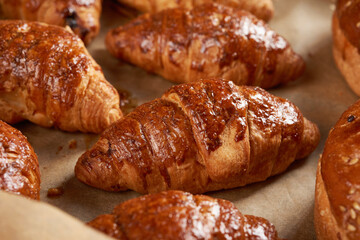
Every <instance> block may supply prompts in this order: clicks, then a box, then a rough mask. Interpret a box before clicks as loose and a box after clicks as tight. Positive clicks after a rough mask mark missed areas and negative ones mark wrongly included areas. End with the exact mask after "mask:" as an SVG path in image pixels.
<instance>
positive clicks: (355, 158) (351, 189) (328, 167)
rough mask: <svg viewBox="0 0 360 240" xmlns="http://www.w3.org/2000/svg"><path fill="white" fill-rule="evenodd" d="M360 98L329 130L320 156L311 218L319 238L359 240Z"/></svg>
mask: <svg viewBox="0 0 360 240" xmlns="http://www.w3.org/2000/svg"><path fill="white" fill-rule="evenodd" d="M359 158H360V101H358V102H356V103H355V104H354V105H352V106H351V107H350V108H349V109H348V110H347V111H345V112H344V113H343V115H342V116H341V118H340V119H339V121H338V122H337V123H336V125H335V127H334V128H333V129H332V130H331V131H330V134H329V136H328V139H327V141H326V144H325V148H324V152H323V154H322V157H321V159H320V163H319V169H318V175H317V185H316V186H317V188H316V207H315V216H316V218H315V220H316V229H317V235H318V237H319V239H360V175H359V172H360V162H359Z"/></svg>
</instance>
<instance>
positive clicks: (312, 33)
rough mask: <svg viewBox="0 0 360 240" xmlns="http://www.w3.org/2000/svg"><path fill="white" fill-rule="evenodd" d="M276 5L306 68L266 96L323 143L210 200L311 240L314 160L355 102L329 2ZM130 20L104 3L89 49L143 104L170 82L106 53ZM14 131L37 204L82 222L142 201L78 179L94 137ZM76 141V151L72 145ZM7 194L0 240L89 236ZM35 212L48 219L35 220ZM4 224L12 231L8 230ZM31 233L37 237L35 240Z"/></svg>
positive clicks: (0, 206)
mask: <svg viewBox="0 0 360 240" xmlns="http://www.w3.org/2000/svg"><path fill="white" fill-rule="evenodd" d="M274 3H275V10H276V13H275V17H274V19H273V20H272V21H271V22H270V25H271V26H272V28H273V29H275V30H276V31H278V32H279V33H281V34H282V35H283V36H284V37H286V38H287V39H288V40H289V42H290V43H291V44H292V46H293V48H294V49H295V50H296V51H297V52H299V53H300V54H301V55H302V56H303V57H304V59H305V60H306V63H307V70H306V73H305V74H304V76H303V77H302V78H300V79H298V80H297V81H295V82H293V83H290V84H288V85H286V86H281V87H278V88H275V89H272V90H270V92H271V93H273V94H275V95H278V96H281V97H285V98H287V99H289V100H291V101H292V102H294V103H295V104H296V105H297V106H298V107H299V108H300V109H301V110H302V112H303V114H304V115H305V116H306V117H307V118H308V119H310V120H312V121H314V122H316V123H317V124H318V126H319V128H320V130H321V134H322V140H321V143H320V145H319V146H318V148H317V149H316V151H315V152H314V153H313V154H312V155H311V156H309V157H308V158H307V159H304V160H300V161H297V162H295V163H294V164H292V165H291V167H290V168H289V169H288V171H286V172H285V173H283V174H281V175H279V176H275V177H272V178H270V179H268V180H267V181H265V182H262V183H256V184H251V185H249V186H246V187H242V188H237V189H232V190H226V191H219V192H213V193H208V195H210V196H213V197H218V198H223V199H227V200H230V201H232V202H233V203H234V204H235V205H236V206H237V207H238V208H239V209H240V210H241V211H242V212H243V213H245V214H253V215H257V216H261V217H264V218H267V219H268V220H269V221H270V222H272V223H273V224H274V225H275V226H276V228H277V230H278V232H279V235H280V236H281V237H282V238H287V239H315V233H314V226H313V207H314V187H315V172H316V164H317V160H318V158H319V155H320V153H321V152H322V149H323V146H324V142H325V140H326V137H327V135H328V132H329V130H330V128H331V127H332V126H333V125H334V124H335V122H336V121H337V119H338V118H339V117H340V115H341V113H342V112H343V111H344V110H345V109H346V108H347V107H348V106H350V105H351V104H352V103H354V102H355V101H356V100H357V97H356V95H355V94H353V93H352V92H351V90H350V89H349V87H348V86H347V84H346V83H345V81H344V79H343V78H342V76H341V75H340V73H339V71H338V70H337V68H336V66H335V63H334V60H333V57H332V50H331V47H332V39H331V15H332V9H333V3H332V2H331V1H328V0H274ZM130 15H131V13H130ZM128 19H129V18H127V17H124V14H121V13H119V12H118V11H116V9H115V8H114V6H113V5H112V4H111V3H109V2H107V1H105V3H104V10H103V14H102V22H101V24H102V25H101V27H102V30H101V34H100V36H99V37H97V38H96V40H95V41H94V42H93V43H92V44H91V45H90V46H89V51H90V53H91V54H92V56H93V57H94V58H95V60H96V61H97V62H98V63H99V64H100V65H101V66H102V68H103V71H104V73H105V76H106V77H107V79H108V80H109V81H110V82H111V83H112V84H113V85H114V86H115V87H116V88H118V89H125V90H127V91H129V92H130V93H131V94H132V97H133V98H135V99H137V101H138V103H139V104H141V103H144V102H146V101H149V100H152V99H154V98H156V97H159V96H161V94H162V93H163V92H164V91H165V90H166V89H168V88H169V87H170V86H172V85H173V84H172V83H170V82H168V81H166V80H165V79H163V78H161V77H158V76H156V75H150V74H148V73H146V72H145V71H143V70H141V69H139V68H137V67H134V66H130V65H128V64H126V63H122V62H120V61H118V60H117V59H114V58H113V57H112V56H110V54H109V53H108V52H107V51H106V49H105V46H104V36H105V34H106V32H107V31H108V29H110V28H113V27H116V26H118V25H120V24H123V23H124V22H126V21H128ZM15 127H17V128H19V129H20V130H21V131H22V132H23V133H24V134H25V135H26V136H27V137H28V139H29V141H30V143H31V144H32V145H33V147H34V149H35V152H36V153H37V155H38V157H39V162H40V167H41V180H42V183H41V201H42V202H46V203H48V204H50V205H52V206H55V207H57V208H59V209H61V210H63V211H64V212H66V213H68V214H69V215H72V216H74V217H75V218H77V219H79V220H80V221H84V222H86V221H89V220H91V219H93V218H94V217H96V216H97V215H99V214H104V213H108V212H110V211H111V210H112V209H113V207H114V206H115V205H117V204H118V203H120V202H122V201H125V200H127V199H130V198H134V197H137V196H139V194H137V193H135V192H133V191H126V192H121V193H110V192H104V191H102V190H98V189H95V188H91V187H88V186H86V185H84V184H82V183H80V182H79V181H78V180H77V179H76V178H75V176H74V172H73V169H74V166H75V163H76V161H77V159H78V157H79V156H80V155H81V154H82V153H83V152H84V151H85V150H86V149H87V148H89V147H90V146H91V145H92V144H93V143H94V142H95V141H96V139H97V136H96V135H91V134H81V133H65V132H61V131H59V130H56V129H45V128H42V127H39V126H36V125H34V124H31V123H29V122H24V123H21V124H18V125H16V126H15ZM74 141H76V143H77V146H76V147H75V148H74V147H72V148H71V147H69V146H70V145H73V143H74ZM59 186H61V187H63V189H64V194H63V195H62V196H60V197H58V198H48V197H47V191H48V189H49V188H54V187H59ZM8 195H9V194H1V193H0V239H24V238H23V237H17V236H20V235H18V234H15V232H25V233H26V232H27V231H30V230H31V231H30V232H31V233H32V234H35V235H31V236H34V237H33V238H31V237H27V238H26V239H64V235H61V234H58V233H57V232H58V231H61V227H60V228H56V227H50V226H53V225H56V224H63V225H59V226H64V227H65V226H66V227H69V229H70V230H67V229H66V228H65V229H63V231H66V233H67V237H65V239H72V238H74V239H75V238H76V239H80V237H79V238H78V236H80V235H81V234H83V235H81V236H85V235H86V234H90V232H88V230H86V228H84V227H83V226H82V224H79V222H78V221H76V220H74V219H73V218H72V217H69V216H68V215H67V214H62V213H61V212H59V211H58V210H54V209H52V208H51V207H50V206H48V205H45V204H38V203H33V201H30V200H25V199H23V198H21V197H18V196H15V197H13V196H11V197H8ZM14 203H16V204H14ZM11 209H14V210H16V214H15V215H12V211H11ZM20 213H23V214H20ZM55 213H56V214H55ZM37 214H39V215H40V216H47V217H44V218H41V217H38V218H34V215H37ZM20 218H21V219H20ZM31 219H34V220H33V221H39V224H31V223H33V221H32V220H31ZM72 223H74V224H72ZM9 226H16V227H15V228H11V229H10V230H9ZM6 229H7V230H6ZM36 232H39V233H40V232H41V233H42V234H39V235H36ZM45 233H47V235H46V234H45ZM49 233H52V234H49ZM91 233H92V232H91ZM60 236H61V237H60ZM69 236H71V237H69ZM86 236H90V235H86ZM99 236H100V235H99ZM99 236H97V235H91V237H88V238H89V239H101V237H99ZM81 239H82V238H81Z"/></svg>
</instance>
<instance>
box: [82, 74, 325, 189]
mask: <svg viewBox="0 0 360 240" xmlns="http://www.w3.org/2000/svg"><path fill="white" fill-rule="evenodd" d="M318 142H319V130H318V128H317V126H316V125H315V124H313V123H311V122H310V121H308V120H307V119H306V118H304V117H303V116H302V114H301V113H300V111H299V109H298V108H297V107H296V106H294V105H293V104H292V103H290V102H289V101H287V100H284V99H282V98H279V97H275V96H273V95H271V94H269V93H267V92H266V91H264V90H262V89H259V88H252V87H246V86H242V87H238V86H236V85H234V84H233V83H232V82H225V81H221V80H207V81H200V82H196V83H188V84H182V85H179V86H174V87H172V88H171V89H170V90H168V91H167V92H166V93H165V94H164V95H163V96H162V97H161V98H160V99H156V100H154V101H151V102H149V103H146V104H143V105H141V106H139V107H138V108H136V109H135V110H134V111H133V112H132V113H130V114H129V115H127V116H125V117H123V118H122V119H121V120H119V121H118V122H116V123H114V124H113V125H112V126H111V127H109V128H108V129H107V130H105V131H104V132H103V134H102V135H101V137H100V139H99V141H98V142H97V143H96V144H95V145H94V146H93V147H92V148H91V149H90V150H89V151H87V152H85V153H84V154H83V155H82V156H81V157H80V158H79V160H78V162H77V164H76V167H75V174H76V177H77V178H78V179H79V180H80V181H82V182H84V183H86V184H89V185H91V186H94V187H97V188H101V189H105V190H109V191H123V190H126V189H133V190H135V191H137V192H140V193H147V192H159V191H163V190H168V189H175V190H184V191H188V192H191V193H202V192H207V191H215V190H219V189H227V188H234V187H239V186H243V185H246V184H248V183H252V182H258V181H262V180H265V179H266V178H268V177H270V176H272V175H275V174H278V173H281V172H283V171H284V170H285V169H286V168H287V167H288V166H289V165H290V164H291V163H292V162H293V161H294V160H295V159H298V158H304V157H306V156H307V155H309V154H310V153H311V152H312V151H313V150H314V149H315V147H316V146H317V144H318Z"/></svg>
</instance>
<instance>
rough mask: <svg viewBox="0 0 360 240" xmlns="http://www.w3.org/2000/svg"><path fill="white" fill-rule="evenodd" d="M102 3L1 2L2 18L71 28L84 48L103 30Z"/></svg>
mask: <svg viewBox="0 0 360 240" xmlns="http://www.w3.org/2000/svg"><path fill="white" fill-rule="evenodd" d="M100 13H101V0H37V1H34V0H0V17H3V18H8V19H23V20H29V21H39V22H45V23H48V24H52V25H58V26H69V27H71V29H72V30H73V31H74V33H75V34H77V35H78V36H79V37H80V38H81V39H82V40H83V41H84V42H85V44H88V43H90V42H91V41H92V39H93V38H95V37H96V35H97V34H98V33H99V29H100Z"/></svg>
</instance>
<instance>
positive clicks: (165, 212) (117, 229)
mask: <svg viewBox="0 0 360 240" xmlns="http://www.w3.org/2000/svg"><path fill="white" fill-rule="evenodd" d="M88 224H89V225H90V226H92V227H93V228H96V229H98V230H100V231H102V232H104V233H106V234H107V235H110V236H112V237H114V238H116V239H121V240H125V239H126V240H135V239H141V240H147V239H149V240H150V239H163V240H166V239H194V240H195V239H208V240H210V239H234V240H235V239H236V240H240V239H262V240H266V239H274V240H275V239H279V238H278V236H277V232H276V230H275V227H274V226H273V225H272V224H271V223H269V222H268V221H267V220H266V219H263V218H260V217H255V216H249V215H242V214H241V213H240V211H239V210H238V209H237V208H236V207H235V206H234V205H233V204H232V203H231V202H229V201H226V200H222V199H216V198H211V197H208V196H203V195H197V196H194V195H192V194H190V193H185V192H181V191H168V192H161V193H157V194H150V195H146V196H142V197H138V198H135V199H131V200H128V201H126V202H123V203H121V204H119V205H118V206H116V207H115V209H114V211H113V213H112V214H106V215H101V216H99V217H97V218H96V219H94V220H93V221H91V222H90V223H88Z"/></svg>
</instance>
